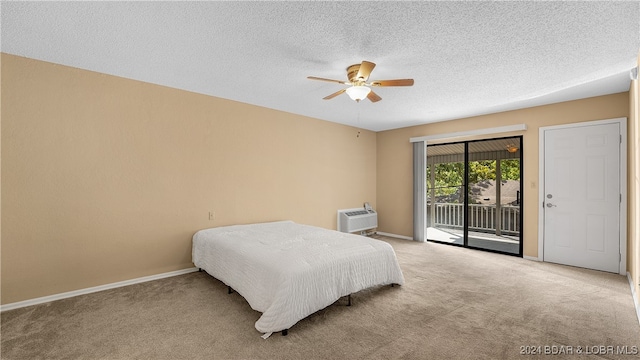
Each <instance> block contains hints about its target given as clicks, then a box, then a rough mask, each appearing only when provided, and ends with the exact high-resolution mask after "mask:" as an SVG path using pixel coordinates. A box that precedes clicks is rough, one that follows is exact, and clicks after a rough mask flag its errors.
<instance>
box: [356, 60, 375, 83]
mask: <svg viewBox="0 0 640 360" xmlns="http://www.w3.org/2000/svg"><path fill="white" fill-rule="evenodd" d="M374 67H376V64H374V63H372V62H370V61H366V60H365V61H363V62H362V64H360V68H359V69H358V75H356V78H357V79H363V80H364V81H367V79H369V75H371V71H373V68H374Z"/></svg>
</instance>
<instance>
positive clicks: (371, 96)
mask: <svg viewBox="0 0 640 360" xmlns="http://www.w3.org/2000/svg"><path fill="white" fill-rule="evenodd" d="M367 99H369V100H371V102H377V101H380V100H382V98H381V97H380V96H378V94H376V93H374V92H373V91H370V92H369V95H367Z"/></svg>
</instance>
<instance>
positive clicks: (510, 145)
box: [507, 144, 519, 154]
mask: <svg viewBox="0 0 640 360" xmlns="http://www.w3.org/2000/svg"><path fill="white" fill-rule="evenodd" d="M518 150H519V149H518V147H517V146H515V145H513V144H509V145H507V151H508V152H510V153H512V154H513V153H514V152H517V151H518Z"/></svg>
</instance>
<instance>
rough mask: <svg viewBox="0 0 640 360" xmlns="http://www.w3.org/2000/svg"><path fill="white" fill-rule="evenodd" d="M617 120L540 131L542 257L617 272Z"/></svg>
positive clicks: (618, 229) (618, 132) (618, 151)
mask: <svg viewBox="0 0 640 360" xmlns="http://www.w3.org/2000/svg"><path fill="white" fill-rule="evenodd" d="M620 142H621V137H620V124H618V123H610V124H601V125H586V126H577V127H571V128H562V129H555V130H546V131H545V132H544V144H545V145H544V162H545V163H544V199H543V201H544V203H543V206H544V255H543V256H544V257H543V259H544V261H550V262H555V263H560V264H566V265H573V266H579V267H584V268H590V269H596V270H603V271H610V272H615V273H618V271H619V268H620V202H621V199H620V196H621V195H620V194H621V192H620Z"/></svg>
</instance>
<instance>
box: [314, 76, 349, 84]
mask: <svg viewBox="0 0 640 360" xmlns="http://www.w3.org/2000/svg"><path fill="white" fill-rule="evenodd" d="M307 79H310V80H320V81H328V82H334V83H338V84H344V85H351V83H350V82H347V81H342V80H333V79H325V78H321V77H316V76H307Z"/></svg>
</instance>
